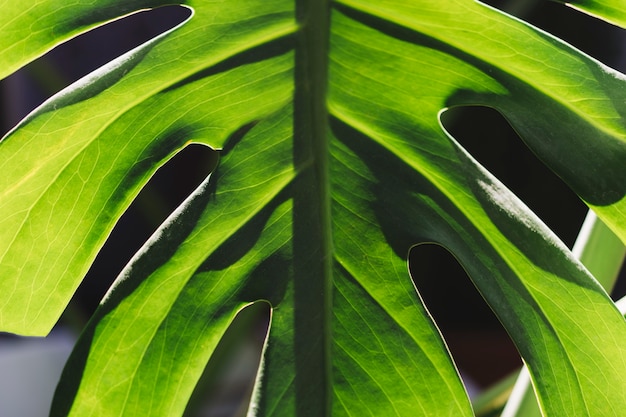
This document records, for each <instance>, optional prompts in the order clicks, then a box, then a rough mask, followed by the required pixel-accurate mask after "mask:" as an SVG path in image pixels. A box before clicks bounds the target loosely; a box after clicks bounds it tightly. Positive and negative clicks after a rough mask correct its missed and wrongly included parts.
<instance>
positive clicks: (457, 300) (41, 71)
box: [0, 0, 626, 415]
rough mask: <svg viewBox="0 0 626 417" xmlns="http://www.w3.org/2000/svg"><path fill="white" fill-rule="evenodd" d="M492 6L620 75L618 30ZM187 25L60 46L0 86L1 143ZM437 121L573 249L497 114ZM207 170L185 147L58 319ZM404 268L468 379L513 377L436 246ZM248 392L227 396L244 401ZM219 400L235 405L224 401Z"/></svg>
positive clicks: (202, 153)
mask: <svg viewBox="0 0 626 417" xmlns="http://www.w3.org/2000/svg"><path fill="white" fill-rule="evenodd" d="M491 4H492V5H494V6H496V7H499V8H502V9H504V10H508V11H510V12H511V13H513V14H516V15H517V16H519V17H521V18H523V19H524V20H527V21H529V22H531V23H533V24H535V25H537V26H539V27H540V28H543V29H545V30H546V31H548V32H550V33H553V34H555V35H557V36H559V37H561V38H563V39H565V40H567V41H568V42H570V43H571V44H573V45H574V46H576V47H578V48H579V49H581V50H583V51H584V52H586V53H588V54H590V55H592V56H594V57H596V58H598V59H599V60H601V61H602V62H604V63H605V64H607V65H609V66H612V67H613V68H615V69H618V70H620V71H624V70H625V69H626V56H625V54H624V52H625V48H626V43H625V36H624V32H623V31H622V30H621V29H619V28H616V27H613V26H611V25H608V24H604V23H602V22H599V21H597V20H595V19H593V18H591V17H588V16H585V15H583V14H582V13H579V12H577V11H575V10H573V9H570V8H567V7H565V6H563V5H560V4H557V3H551V2H543V1H542V2H539V1H536V0H530V1H528V0H527V1H515V2H512V1H497V2H496V1H492V2H491ZM187 16H188V11H187V10H185V9H183V8H180V7H175V6H171V7H166V8H161V9H157V10H153V11H150V12H142V13H139V14H137V15H134V16H130V17H128V18H125V19H123V20H122V21H119V22H114V23H111V24H109V25H107V26H105V27H103V28H100V29H97V30H94V31H92V32H90V33H88V34H85V35H82V36H80V37H78V38H77V39H74V40H72V41H70V42H68V43H66V44H64V45H62V46H59V47H58V48H56V49H55V50H54V51H52V52H51V53H49V54H47V55H46V56H45V57H44V58H42V59H40V60H38V61H36V62H34V63H32V64H30V65H28V66H27V67H26V68H24V69H23V70H21V71H19V72H18V73H16V74H14V75H12V76H11V77H9V78H7V79H5V80H3V81H2V82H1V83H0V94H1V95H0V97H1V99H2V101H1V102H0V105H1V108H0V115H1V117H2V119H1V120H0V130H1V131H0V133H2V134H4V133H5V132H6V131H8V130H9V129H10V128H11V127H12V126H13V125H14V124H15V123H16V122H17V121H18V120H19V119H20V118H21V117H23V116H24V115H25V114H26V113H28V112H29V111H30V110H32V109H33V108H34V107H35V106H37V105H38V104H40V103H41V102H42V101H43V100H45V99H46V98H47V97H49V96H50V95H52V94H54V93H55V92H57V91H58V90H60V89H61V88H63V87H65V86H66V85H68V84H70V83H71V82H73V81H75V80H77V79H78V78H80V77H81V76H83V75H85V74H87V73H88V72H90V71H92V70H93V69H95V68H97V67H99V66H100V65H103V64H105V63H106V62H108V61H109V60H111V59H113V58H115V57H116V56H118V55H119V54H121V53H123V52H126V51H127V50H129V49H131V48H132V47H134V46H136V45H138V44H140V43H142V42H144V41H145V40H147V39H149V38H151V37H153V36H154V35H156V34H158V33H161V32H163V31H164V30H166V29H168V28H171V27H173V26H175V25H176V24H177V23H179V22H181V21H182V20H184V19H185V18H186V17H187ZM443 121H444V124H445V126H446V128H447V129H448V130H449V131H450V132H451V133H452V134H453V135H454V136H455V137H456V138H457V139H458V140H459V141H460V142H461V143H462V144H463V145H464V146H465V147H466V148H467V149H468V150H469V151H470V153H472V154H473V155H474V156H475V157H476V158H477V159H478V160H479V161H481V163H483V164H484V165H485V166H486V167H487V168H488V169H489V170H490V171H491V172H492V173H494V174H495V175H496V176H497V177H498V178H499V179H500V180H501V181H503V182H504V183H505V184H506V185H507V186H508V187H509V188H510V189H512V190H513V191H514V192H515V193H516V194H517V195H518V196H519V197H520V198H521V199H522V200H523V201H524V202H525V203H526V204H527V205H528V206H529V207H530V208H531V209H532V210H533V211H534V212H535V213H536V214H537V215H538V216H539V217H540V218H541V219H542V220H543V221H544V222H545V223H546V224H547V225H548V226H549V227H550V228H551V229H552V230H553V231H554V232H555V233H556V234H557V235H558V236H559V237H560V238H561V239H562V240H563V241H564V242H565V243H566V244H567V245H568V246H570V247H571V246H572V244H573V242H574V240H575V238H576V235H577V233H578V230H579V228H580V226H581V224H582V221H583V219H584V216H585V214H586V211H587V210H586V207H585V206H584V205H583V204H582V203H581V202H580V200H579V199H578V198H577V197H576V196H575V195H574V194H573V193H572V192H571V191H570V190H569V189H568V188H567V187H566V186H564V185H563V183H562V182H561V181H560V180H559V179H558V178H557V177H556V176H555V175H554V174H552V173H551V172H550V171H549V170H548V169H546V168H545V167H544V166H543V165H542V164H541V163H540V162H539V161H538V160H537V159H536V158H535V157H534V155H532V154H531V153H530V152H529V151H528V150H527V149H526V148H525V147H524V145H523V144H522V142H521V141H520V140H519V138H518V137H517V135H516V134H515V132H514V131H513V130H512V129H511V127H510V126H509V124H508V123H507V122H506V121H505V120H504V119H503V118H502V117H501V116H500V115H499V114H498V113H497V112H495V111H494V110H490V109H487V108H478V107H477V108H464V109H455V110H454V111H450V112H448V113H447V114H446V118H445V119H444V120H443ZM214 161H215V155H213V154H212V152H211V151H210V150H208V149H206V148H205V147H202V146H191V147H189V148H187V149H185V150H184V151H183V152H181V153H180V154H179V155H178V156H177V157H175V158H174V159H173V160H172V161H170V162H169V163H168V164H167V165H166V166H164V167H163V168H162V169H161V170H159V172H158V173H157V175H156V176H155V177H154V178H153V180H152V181H151V182H150V183H149V185H148V186H147V187H146V188H145V189H144V190H143V191H142V193H141V194H140V196H139V197H138V198H137V200H136V201H135V203H134V204H133V205H132V207H131V208H130V210H128V212H127V213H126V214H125V215H124V216H123V217H122V219H121V220H120V222H119V224H118V225H117V226H116V228H115V230H114V232H113V233H112V235H111V236H110V238H109V239H108V241H107V243H106V245H105V247H104V248H103V249H102V251H101V253H100V255H99V256H98V258H97V259H96V261H95V263H94V264H93V266H92V268H91V270H90V272H89V274H88V275H87V277H86V279H85V281H84V283H83V284H82V285H81V287H80V288H79V290H78V292H77V294H76V296H75V297H74V300H73V301H72V306H71V309H70V313H68V314H66V316H65V317H64V319H65V322H66V323H68V322H69V323H74V324H76V325H77V326H80V325H81V323H84V321H85V320H86V319H87V318H88V317H89V315H90V314H91V313H92V312H93V310H94V309H95V307H96V306H97V304H98V302H99V300H100V298H101V297H102V295H103V294H104V293H105V292H106V290H107V289H108V287H109V285H110V284H111V282H112V281H113V280H114V279H115V277H116V276H117V274H118V273H119V272H120V270H121V269H122V268H123V267H124V265H125V264H126V262H127V261H128V260H129V259H130V257H131V256H132V255H133V254H134V252H135V251H136V250H137V249H139V247H140V246H141V245H142V244H143V242H144V241H145V240H146V239H147V237H148V236H149V235H150V234H151V233H152V232H153V231H154V230H155V229H156V227H158V225H159V224H160V223H161V222H162V221H163V220H164V219H165V217H166V216H167V215H168V214H169V213H170V212H171V211H172V210H173V209H174V208H175V207H176V206H177V205H178V204H179V203H180V202H181V201H182V200H183V199H184V198H185V197H186V196H187V195H188V194H189V193H190V192H191V190H193V189H194V188H195V187H196V186H197V185H198V184H199V182H200V181H201V180H202V179H203V178H204V177H205V176H206V175H207V174H208V172H210V169H211V167H212V166H213V164H214ZM411 263H412V264H415V265H417V264H419V268H414V270H415V271H418V270H419V274H417V273H416V274H415V276H414V279H415V281H416V283H417V285H418V288H419V289H420V292H421V294H422V296H423V297H424V299H425V302H426V304H427V306H428V308H429V309H430V311H431V313H432V314H433V316H434V317H435V320H436V321H437V323H438V325H439V326H440V328H441V329H442V332H443V333H444V336H445V337H446V340H447V342H448V344H449V347H450V349H451V351H452V353H453V356H454V357H455V360H456V361H457V363H458V365H459V367H460V368H461V369H462V370H463V371H464V373H465V375H468V376H469V378H471V379H472V380H473V381H474V382H475V383H476V384H478V386H483V387H484V386H487V385H489V384H491V383H493V382H494V381H496V380H498V379H500V378H502V377H504V376H506V375H507V374H508V373H509V372H511V371H513V370H514V369H515V368H517V367H519V365H520V360H519V358H518V355H517V352H516V350H515V348H514V347H513V345H512V343H511V342H510V340H509V338H508V336H507V335H506V333H505V332H504V330H503V329H502V327H501V326H500V324H499V322H498V321H497V319H495V317H494V315H493V313H492V312H491V310H490V309H489V307H488V306H487V305H486V304H485V303H484V301H483V300H482V298H481V297H480V295H479V294H478V293H477V291H476V290H475V289H474V287H473V285H472V284H471V282H470V280H469V279H468V278H467V276H466V275H465V272H464V271H463V270H462V268H461V267H460V266H459V265H458V263H457V262H456V260H455V259H454V258H453V257H452V256H451V255H450V254H448V253H447V252H446V251H445V250H444V249H442V248H439V247H437V246H422V247H420V248H419V249H417V250H414V251H413V252H412V253H411ZM623 275H624V273H622V276H623ZM624 294H626V280H625V279H624V278H623V277H622V278H621V279H620V281H619V282H618V285H617V287H616V289H615V290H614V293H613V297H614V298H615V299H617V298H619V297H621V296H623V295H624ZM262 327H263V326H262V325H261V329H262ZM262 337H263V331H260V332H255V337H254V338H253V339H252V340H256V341H257V342H258V341H259V340H262ZM213 365H215V364H213ZM218 367H219V366H218ZM224 386H226V385H224ZM246 389H247V388H246V387H245V386H244V387H243V388H242V387H239V388H236V389H234V390H235V391H237V390H239V391H238V392H240V393H241V392H245V391H246ZM226 391H228V390H226ZM220 395H222V396H223V397H225V398H230V397H231V396H232V395H231V394H229V393H228V392H226V393H225V394H220ZM237 395H239V394H237ZM215 415H218V414H215ZM220 415H221V414H220ZM224 415H226V414H224Z"/></svg>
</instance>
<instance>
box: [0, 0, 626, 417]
mask: <svg viewBox="0 0 626 417" xmlns="http://www.w3.org/2000/svg"><path fill="white" fill-rule="evenodd" d="M162 4H163V3H162V2H158V1H154V2H151V1H133V2H127V1H118V0H106V1H105V0H102V1H93V2H77V4H72V3H63V2H60V1H58V0H45V1H44V0H42V1H36V2H34V3H33V5H32V7H30V8H27V9H23V5H22V4H21V3H19V2H16V1H10V0H5V2H4V3H3V11H4V10H6V11H7V12H6V13H3V15H2V16H0V29H1V30H2V40H0V42H1V45H2V48H0V49H1V50H2V51H3V52H2V54H1V55H0V59H1V61H0V62H3V63H4V65H3V66H2V68H3V69H4V68H6V69H7V71H9V72H11V71H13V70H14V69H16V68H18V67H20V66H22V65H24V64H25V63H26V62H28V61H30V60H32V59H34V58H35V57H36V56H38V55H40V54H41V53H42V52H43V51H45V50H47V49H49V48H50V47H52V46H53V45H55V44H57V43H59V42H62V41H64V40H66V39H67V38H69V37H71V36H73V35H75V34H77V33H79V32H81V31H84V30H87V29H89V28H91V27H94V26H96V25H98V24H101V23H103V22H105V21H108V20H110V19H113V18H115V17H116V16H122V15H124V14H127V13H129V12H131V11H133V10H138V9H140V8H146V7H156V6H160V5H162ZM185 6H186V7H189V8H190V9H192V10H193V15H192V16H191V18H190V19H189V20H188V21H186V22H185V23H184V24H182V25H181V26H180V27H177V28H175V29H173V30H172V31H170V32H168V33H166V34H164V35H162V36H160V37H158V38H155V39H153V40H152V41H150V42H148V43H146V44H144V45H142V46H141V47H139V48H137V49H135V50H133V51H131V52H129V53H128V54H126V55H125V56H122V57H120V58H119V59H117V60H116V61H114V62H112V63H111V64H109V65H107V66H106V67H104V68H102V69H101V70H98V71H97V72H96V73H94V74H92V75H90V76H88V77H87V78H85V79H83V80H81V81H80V82H78V83H77V84H76V85H74V86H71V87H70V88H69V89H67V90H65V91H64V92H62V93H60V94H59V95H57V96H56V97H53V98H52V99H50V100H49V101H48V102H46V103H45V104H44V105H43V106H42V107H40V108H39V109H38V110H37V111H35V112H34V113H33V114H31V115H30V116H29V117H28V118H27V119H26V120H25V121H24V122H23V123H21V124H20V125H19V126H18V127H17V128H16V129H15V130H14V131H12V132H11V133H10V134H9V135H8V136H7V137H6V138H5V139H4V140H3V141H2V142H0V169H1V170H2V172H3V176H2V177H1V178H0V210H2V214H1V215H0V219H1V220H0V245H1V246H0V325H1V326H2V329H3V330H6V331H12V332H16V333H21V334H45V333H46V332H47V331H49V329H50V328H51V327H52V326H53V325H54V323H55V322H56V320H57V319H58V317H59V315H60V314H61V312H62V311H63V309H64V308H65V306H66V304H67V303H68V301H69V299H70V298H71V296H72V294H73V292H74V291H75V289H76V287H77V286H78V285H79V283H80V281H81V279H82V277H83V276H84V274H85V273H86V271H87V269H88V268H89V266H90V264H91V262H92V261H93V259H94V258H95V256H96V254H97V252H98V250H99V249H100V247H101V246H102V245H103V243H104V241H105V239H106V237H107V236H108V234H109V233H110V231H111V229H112V228H113V226H114V225H115V222H116V221H117V219H118V218H119V217H120V216H121V215H122V213H123V212H124V211H125V210H126V208H127V207H128V206H129V204H130V203H131V201H132V200H133V198H134V197H135V196H136V195H137V193H138V192H139V190H140V189H141V187H142V186H143V185H144V184H145V183H146V182H147V181H148V179H149V178H150V176H151V175H152V174H153V173H154V172H155V171H156V169H158V167H159V166H161V165H162V164H164V163H165V162H166V161H167V160H168V159H169V158H170V157H172V156H173V155H174V154H175V153H177V152H178V151H180V150H181V149H182V148H183V147H185V146H186V145H188V144H189V143H201V144H205V145H207V146H210V147H212V148H215V149H220V150H221V159H220V162H219V165H218V167H217V169H216V171H215V172H214V173H213V174H212V175H211V177H210V178H207V180H206V181H205V182H204V183H203V184H202V185H201V186H200V187H199V188H198V189H197V190H196V191H195V192H194V193H193V194H192V195H191V196H190V197H189V199H188V200H187V201H186V202H185V203H184V204H183V205H182V206H181V207H180V208H179V209H178V210H177V211H176V212H175V213H173V214H172V216H171V217H170V218H169V219H168V221H167V222H166V223H165V224H164V225H163V226H162V227H161V229H160V230H159V231H158V232H157V233H156V234H155V235H154V236H153V237H152V238H151V239H150V240H149V241H148V242H147V243H146V245H145V246H144V248H143V249H142V250H141V251H140V252H139V253H138V254H137V255H136V256H135V257H134V258H133V260H132V261H131V262H130V264H129V265H128V266H127V267H126V269H125V270H124V271H123V272H122V274H121V275H120V277H119V278H118V280H117V282H116V284H115V285H114V287H113V288H112V289H111V291H110V292H109V294H108V295H107V297H106V298H105V300H103V303H102V305H101V307H100V308H99V309H98V311H97V312H96V313H95V315H94V317H92V320H91V321H90V323H89V324H88V326H87V328H86V329H85V331H84V333H83V335H82V336H81V339H80V341H79V342H78V345H77V347H76V349H75V351H74V353H73V355H72V357H71V358H70V361H69V362H68V365H67V366H66V370H65V372H64V375H63V377H62V379H61V382H60V384H59V387H58V390H57V395H56V397H55V401H54V404H53V408H52V415H77V416H84V415H98V416H107V415H111V416H118V415H151V416H158V415H163V416H171V415H181V414H182V413H183V411H184V410H185V407H186V403H187V400H188V398H189V396H190V395H191V393H192V391H193V388H194V386H195V384H196V381H197V380H198V378H199V377H200V375H201V373H202V371H203V369H204V366H205V365H206V363H207V361H208V359H209V358H210V356H211V354H212V352H213V350H214V349H215V346H216V344H217V342H218V341H219V339H220V337H221V336H222V335H223V334H224V332H225V331H226V329H227V328H228V326H229V325H231V324H232V323H233V322H234V324H233V325H236V315H237V313H238V312H239V311H240V310H241V309H242V308H245V307H246V306H247V305H249V304H250V303H253V302H267V303H269V304H270V305H271V307H272V309H271V311H272V313H271V314H272V316H271V324H270V330H269V332H268V335H267V341H266V346H265V350H264V360H263V365H262V368H261V369H260V370H259V373H258V381H257V387H256V391H255V395H254V401H253V404H252V405H251V412H253V413H255V415H260V416H305V415H306V416H308V415H315V416H320V415H337V416H339V415H375V416H378V415H398V416H404V415H410V416H414V415H436V416H447V415H450V416H463V415H472V411H471V406H470V403H469V401H468V399H467V396H466V394H465V391H464V388H463V385H462V383H461V381H460V379H459V377H458V375H457V371H456V368H455V366H454V363H453V361H452V359H451V358H450V357H449V354H448V352H447V349H446V347H445V344H444V342H443V340H442V339H441V336H440V334H439V332H438V330H437V328H436V326H435V324H434V323H433V321H432V319H431V317H430V315H429V314H428V312H427V310H426V308H425V307H424V306H423V304H422V302H421V299H420V297H419V294H418V292H417V290H416V288H414V285H413V283H412V281H411V278H410V276H409V272H408V268H407V256H408V251H409V249H410V248H411V247H412V246H414V245H419V244H423V243H432V242H434V243H437V244H439V245H442V246H444V247H445V248H447V249H448V250H450V251H451V252H452V253H453V254H454V255H455V257H456V258H457V259H458V260H459V261H460V262H461V263H462V264H463V266H464V268H465V269H466V270H467V271H468V273H469V275H470V276H471V279H472V280H473V282H474V284H475V285H476V286H477V288H478V289H479V291H480V292H481V294H482V295H483V296H484V298H485V299H486V301H487V302H488V303H489V305H490V306H491V307H492V309H493V310H494V311H495V313H496V314H497V316H498V317H499V319H500V320H501V321H502V323H503V325H504V326H505V328H506V329H507V331H508V332H509V334H510V335H511V338H512V339H513V341H514V342H515V344H516V346H517V348H518V350H519V351H520V353H521V355H522V357H523V359H524V361H525V362H526V363H527V364H528V367H529V369H530V373H531V377H532V379H533V382H534V384H535V388H536V392H537V393H538V396H539V400H540V403H541V405H542V407H543V410H544V413H545V415H548V416H563V415H577V416H578V415H586V416H609V415H614V416H618V415H620V412H621V410H623V409H624V406H626V383H625V382H624V378H623V375H624V372H625V371H626V349H625V348H624V343H623V341H624V340H626V323H625V322H624V318H623V317H622V316H621V314H620V313H619V312H618V310H617V309H616V308H615V305H614V304H613V303H612V302H611V300H610V299H609V298H608V296H607V295H606V293H605V292H604V290H603V289H602V288H601V286H600V285H599V284H598V283H597V282H596V281H595V280H594V279H593V277H592V276H591V275H590V274H589V273H588V272H587V271H586V270H585V269H584V268H583V267H582V266H581V265H580V263H578V261H576V260H575V259H574V257H573V256H572V255H571V253H570V252H569V251H568V250H567V248H566V247H565V246H564V245H563V244H562V243H561V242H560V241H559V240H558V239H557V238H556V237H555V236H554V235H553V233H552V232H551V231H550V230H548V229H547V227H546V226H544V225H543V224H542V223H541V222H540V220H539V219H538V218H537V217H536V216H535V215H534V214H533V213H532V212H530V211H529V210H528V209H527V208H526V207H525V206H524V205H523V203H522V202H521V201H519V200H518V199H517V198H516V197H515V196H514V195H513V194H512V193H511V192H510V191H508V190H507V189H506V188H505V187H504V186H503V185H502V184H501V183H500V182H499V181H498V180H497V179H496V178H495V177H494V176H492V175H491V174H490V173H489V172H487V171H486V170H485V169H484V168H483V167H481V166H480V164H479V163H478V162H477V161H475V160H474V159H473V158H472V157H471V155H469V154H468V153H467V152H466V151H465V150H464V149H463V148H462V146H461V145H460V144H459V143H457V142H456V141H455V140H454V138H452V137H450V136H449V135H448V134H447V133H446V132H445V130H444V129H443V128H442V127H441V124H440V121H439V116H440V114H441V112H442V111H445V109H447V108H449V107H452V106H461V105H483V106H490V107H493V108H495V109H497V110H498V111H500V112H501V113H502V114H503V115H504V116H505V117H506V118H507V119H508V120H509V121H510V123H511V124H512V125H513V126H514V127H515V129H516V130H517V131H518V132H519V133H520V135H521V136H522V137H523V139H524V140H525V142H526V144H527V145H528V146H529V147H530V148H531V149H532V150H533V151H534V152H535V153H536V154H537V155H538V157H539V158H541V159H542V160H543V161H544V162H545V163H546V164H547V165H548V166H549V167H550V168H552V169H553V170H554V171H555V172H556V173H557V174H558V175H559V176H560V177H561V178H563V180H564V181H565V182H566V183H568V184H569V185H570V187H571V188H572V189H573V190H574V191H575V192H576V193H578V195H579V196H580V197H581V198H582V199H583V200H584V201H585V202H587V203H588V204H589V205H590V207H592V208H593V209H594V210H595V211H596V213H597V214H598V215H599V216H600V217H601V218H602V219H603V221H604V222H605V223H607V224H608V225H609V227H611V229H612V230H613V231H614V232H615V233H616V234H618V235H619V236H620V237H621V239H622V240H626V220H625V218H624V215H623V213H624V211H625V210H624V209H625V203H624V192H625V189H624V187H625V186H626V185H625V184H626V182H624V178H626V176H625V175H624V174H625V170H626V164H625V163H624V162H626V144H625V143H624V138H625V134H626V129H625V125H624V111H625V110H626V106H625V105H624V103H626V100H625V99H626V89H625V88H624V86H626V82H625V81H626V80H625V78H624V76H623V75H621V74H619V73H617V72H616V71H613V70H611V69H609V68H607V67H605V66H603V65H602V64H600V63H599V62H596V61H594V60H592V59H591V58H589V57H587V56H585V55H583V54H581V53H579V52H577V51H575V50H574V49H572V48H571V47H569V46H568V45H566V44H564V43H562V42H561V41H559V40H557V39H555V38H553V37H551V36H549V35H547V34H545V33H544V32H541V31H537V30H535V29H533V28H532V27H530V26H528V25H526V24H525V23H523V22H521V21H519V20H516V19H513V18H511V17H508V16H506V15H504V14H502V13H500V12H498V11H496V10H493V9H491V8H489V7H486V6H484V5H482V4H479V3H475V2H473V1H471V0H446V1H440V2H432V1H425V0H424V1H419V0H413V1H408V0H396V1H391V0H388V1H387V0H386V1H371V0H344V1H340V2H326V1H319V0H311V1H301V2H293V1H287V0H280V1H279V0H276V1H261V0H233V1H229V2H213V1H209V0H195V1H194V0H190V1H188V2H186V3H185ZM53 10H54V11H56V10H59V12H54V13H52V12H51V11H53ZM13 45H18V46H13ZM599 370H601V371H599Z"/></svg>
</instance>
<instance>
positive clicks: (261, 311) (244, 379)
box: [184, 301, 270, 417]
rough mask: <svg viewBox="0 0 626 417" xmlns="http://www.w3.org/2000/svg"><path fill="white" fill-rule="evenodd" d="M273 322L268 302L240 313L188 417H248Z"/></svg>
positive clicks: (204, 377)
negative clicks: (258, 371)
mask: <svg viewBox="0 0 626 417" xmlns="http://www.w3.org/2000/svg"><path fill="white" fill-rule="evenodd" d="M269 321H270V306H269V304H268V303H267V302H262V301H260V302H256V303H253V304H251V305H249V306H247V307H245V308H244V309H243V310H241V311H240V312H239V313H238V314H237V316H236V317H235V320H234V321H233V323H232V324H231V325H230V326H229V328H228V330H227V331H226V333H225V334H224V336H223V337H222V339H221V340H220V342H219V343H218V345H217V347H216V349H215V351H214V353H213V355H212V356H211V359H210V360H209V362H208V364H207V366H206V368H205V370H204V373H203V374H202V377H201V378H200V380H199V381H198V384H197V385H196V388H195V390H194V392H193V394H192V396H191V399H190V401H189V403H188V404H187V409H186V410H185V414H184V416H185V417H203V416H215V417H218V416H219V417H226V416H229V417H231V416H235V417H236V416H241V417H243V416H245V415H246V413H247V410H248V404H249V403H250V399H251V396H252V392H253V389H254V383H255V379H256V374H257V370H258V368H259V365H260V362H261V355H262V351H263V345H264V343H265V339H266V338H267V333H268V330H269Z"/></svg>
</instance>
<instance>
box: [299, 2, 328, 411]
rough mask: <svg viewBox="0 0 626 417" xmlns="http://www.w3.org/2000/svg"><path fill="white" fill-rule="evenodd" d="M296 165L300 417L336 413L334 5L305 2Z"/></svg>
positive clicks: (301, 11)
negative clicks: (331, 142)
mask: <svg viewBox="0 0 626 417" xmlns="http://www.w3.org/2000/svg"><path fill="white" fill-rule="evenodd" d="M296 16H297V19H298V24H299V25H300V28H301V29H300V32H299V37H298V43H297V49H296V69H295V83H296V84H295V105H294V163H295V168H296V171H297V172H299V178H298V180H297V183H296V187H295V191H294V276H295V281H294V290H295V299H294V301H295V361H296V363H295V365H296V382H295V384H296V387H295V388H296V402H297V410H298V416H301V415H302V416H304V415H307V416H329V415H330V414H331V364H330V345H331V340H330V338H331V324H330V323H331V313H332V311H331V292H332V239H331V219H330V185H329V174H328V113H327V109H326V90H327V83H328V44H329V32H330V5H329V0H300V1H298V2H297V6H296Z"/></svg>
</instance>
